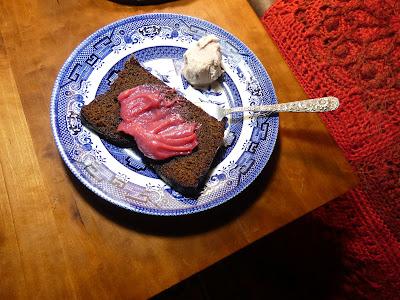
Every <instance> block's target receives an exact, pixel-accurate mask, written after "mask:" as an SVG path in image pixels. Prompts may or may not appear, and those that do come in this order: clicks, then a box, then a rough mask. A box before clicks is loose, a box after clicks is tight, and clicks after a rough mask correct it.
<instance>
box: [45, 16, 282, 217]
mask: <svg viewBox="0 0 400 300" xmlns="http://www.w3.org/2000/svg"><path fill="white" fill-rule="evenodd" d="M165 17H169V18H171V17H176V18H179V17H181V18H186V19H192V20H195V21H197V22H200V23H205V24H207V25H208V26H210V27H211V28H215V29H217V30H219V31H221V32H223V33H224V34H225V35H226V36H228V37H229V39H232V40H234V41H235V42H236V43H238V44H240V45H241V46H242V47H244V48H245V49H246V50H247V51H248V54H249V56H250V57H251V59H252V60H253V61H254V62H255V64H256V65H258V66H261V70H262V71H263V72H264V73H265V75H266V76H265V78H264V80H265V81H266V83H267V84H268V86H269V88H270V90H271V92H272V100H273V102H277V98H276V93H275V88H274V86H273V83H272V81H271V78H270V77H269V75H268V73H267V71H266V69H265V67H264V66H263V64H262V63H261V61H260V60H259V59H258V57H257V56H256V55H255V54H254V53H253V51H252V50H251V49H250V48H249V47H248V46H246V44H244V43H243V42H242V41H241V40H239V39H238V38H237V37H235V36H234V35H233V34H232V33H230V32H228V31H227V30H225V29H223V28H221V27H219V26H218V25H216V24H213V23H211V22H209V21H207V20H204V19H200V18H198V17H193V16H190V15H184V14H177V13H146V14H138V15H134V16H129V17H126V18H123V19H119V20H116V21H114V22H112V23H109V24H107V25H105V26H103V27H100V28H99V29H97V30H96V31H94V32H93V33H91V34H90V35H89V36H88V37H86V38H85V39H84V40H83V41H82V42H80V43H79V45H78V46H77V47H75V49H74V50H73V51H72V53H71V54H70V55H69V56H68V58H67V59H66V60H65V61H64V63H63V65H62V67H61V68H60V70H59V72H58V74H57V78H56V80H55V83H54V87H53V90H52V94H51V100H50V125H51V129H52V133H53V136H54V140H55V142H56V146H57V148H58V151H59V152H60V155H61V157H62V159H63V161H64V163H65V164H66V165H67V166H68V168H69V170H70V171H71V172H72V173H73V174H74V175H75V176H76V178H77V179H78V180H79V181H80V182H81V183H82V184H83V185H84V186H86V187H87V188H88V189H89V190H91V191H92V192H93V193H95V194H96V195H97V196H99V197H101V198H103V199H104V200H106V201H108V202H110V203H112V204H114V205H116V206H118V207H121V208H124V209H127V210H129V211H133V212H137V213H144V214H147V215H154V216H178V215H188V214H194V213H199V212H202V211H205V210H209V209H211V208H214V207H216V206H219V205H221V204H223V203H225V202H227V201H229V200H232V199H233V198H234V197H236V196H237V195H239V194H240V193H242V192H243V191H244V190H245V189H246V188H247V187H248V186H249V185H250V184H251V183H253V182H254V180H255V179H256V178H257V177H258V176H259V175H260V174H261V172H262V170H263V169H264V168H265V166H266V165H267V163H268V162H269V160H270V158H271V155H272V153H273V151H274V149H275V145H276V140H277V137H278V131H279V117H278V116H275V117H274V118H273V120H272V122H273V125H274V126H273V130H272V134H271V142H270V145H271V147H270V149H265V150H266V151H267V152H266V153H264V157H265V160H264V162H262V163H261V165H260V166H259V168H257V169H256V170H254V171H253V172H252V174H251V175H250V179H248V180H247V182H244V183H243V184H242V185H241V187H240V189H239V190H235V189H233V190H230V191H229V192H227V193H226V194H224V195H223V197H219V198H216V199H214V200H212V201H210V202H207V203H203V204H201V205H199V206H196V207H193V208H191V207H189V208H179V209H154V208H146V207H141V206H138V205H128V204H125V203H122V202H120V201H118V200H115V199H113V197H111V196H108V195H106V194H105V193H104V192H102V191H101V189H99V188H97V187H95V186H94V185H92V184H91V183H90V182H89V181H88V180H87V179H85V178H84V177H83V176H82V175H81V173H80V172H79V170H77V169H76V167H75V166H74V165H73V164H72V163H71V162H70V160H69V158H68V157H67V153H66V152H65V149H64V147H63V145H62V144H61V142H60V137H59V136H58V133H57V127H56V126H57V124H56V112H55V106H56V100H57V94H58V90H59V87H60V81H61V79H62V76H63V75H64V73H65V72H66V71H67V70H68V66H69V64H70V63H71V62H73V60H74V59H75V56H76V55H77V54H78V53H79V51H80V50H82V49H83V48H84V47H85V46H86V44H87V43H89V42H90V41H91V40H92V39H93V38H94V37H95V36H97V35H101V34H102V33H103V32H105V31H107V30H109V29H111V28H112V27H114V26H115V27H116V26H118V25H120V24H121V25H122V24H125V23H127V22H138V21H139V22H140V19H142V18H165Z"/></svg>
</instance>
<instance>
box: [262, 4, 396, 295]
mask: <svg viewBox="0 0 400 300" xmlns="http://www.w3.org/2000/svg"><path fill="white" fill-rule="evenodd" d="M262 22H263V24H264V26H265V28H266V30H267V32H268V33H269V34H270V35H271V37H272V38H273V40H274V41H275V43H276V44H277V46H278V47H279V49H280V51H281V53H282V54H283V56H284V57H285V59H286V61H287V63H288V64H289V66H290V68H291V69H292V71H293V72H294V73H295V75H296V77H297V79H298V80H299V82H300V83H301V85H302V86H303V88H304V90H305V91H306V93H307V94H308V95H309V96H310V97H311V98H314V97H320V96H326V95H333V96H337V97H338V98H339V99H340V100H341V105H340V108H339V109H338V110H337V111H335V112H332V113H326V114H321V115H320V116H321V118H322V120H323V121H324V123H325V124H326V125H327V128H328V130H329V131H330V133H331V134H332V136H333V137H334V138H335V140H336V142H337V144H338V145H339V147H340V148H341V149H342V150H343V152H344V153H345V156H346V158H347V159H348V161H349V162H350V164H351V165H352V167H353V169H354V170H355V172H357V174H358V176H359V178H360V184H359V186H358V187H357V188H355V189H354V190H353V191H351V192H349V193H347V194H346V195H344V196H342V197H341V198H339V199H336V200H335V201H332V202H331V203H329V204H328V205H325V206H324V207H322V208H320V209H318V210H316V211H315V212H313V213H312V215H311V216H309V217H310V218H318V219H319V220H320V221H321V220H322V222H324V223H326V224H327V225H329V226H331V227H334V228H336V229H337V230H338V231H340V232H346V235H345V237H344V236H343V235H340V236H339V235H338V236H337V238H341V239H343V243H344V245H345V250H346V251H345V253H344V255H345V258H344V259H346V264H347V266H348V268H347V269H348V273H347V274H346V275H345V276H346V283H345V284H343V286H342V289H343V291H342V292H344V293H345V294H346V292H347V295H348V296H349V295H355V296H357V297H362V298H365V297H367V298H374V299H398V298H396V297H399V291H400V279H399V278H400V271H399V270H400V1H398V0H364V1H361V0H359V1H356V0H350V1H344V0H335V1H334V0H315V1H310V0H292V1H291V0H278V1H277V2H276V3H275V4H274V5H273V6H272V7H271V8H270V9H269V10H267V11H266V13H265V14H264V16H263V18H262Z"/></svg>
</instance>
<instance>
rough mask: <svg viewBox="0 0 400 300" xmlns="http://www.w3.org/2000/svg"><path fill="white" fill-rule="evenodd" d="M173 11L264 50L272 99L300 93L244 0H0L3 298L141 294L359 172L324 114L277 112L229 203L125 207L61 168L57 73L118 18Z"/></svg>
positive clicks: (312, 203)
mask: <svg viewBox="0 0 400 300" xmlns="http://www.w3.org/2000/svg"><path fill="white" fill-rule="evenodd" d="M156 11H163V12H176V13H183V14H188V15H192V16H197V17H200V18H203V19H205V20H208V21H211V22H213V23H215V24H217V25H219V26H221V27H222V28H224V29H226V30H228V31H230V32H232V33H233V34H234V35H236V36H237V37H238V38H239V39H241V40H242V41H243V42H244V43H245V44H247V45H248V46H249V47H250V48H251V49H252V50H253V51H254V52H255V54H256V55H257V56H258V57H259V58H260V60H261V61H262V63H263V64H264V66H265V67H266V69H267V71H268V72H269V74H270V76H271V78H272V80H273V82H274V85H275V88H276V92H277V95H278V98H280V99H282V100H283V99H284V100H285V101H289V100H299V99H303V98H304V97H305V94H304V92H303V90H302V89H301V87H300V86H299V84H298V83H297V82H296V80H295V78H294V77H293V75H292V74H291V72H290V71H289V69H288V67H287V65H286V64H285V63H284V61H283V59H282V57H281V56H280V54H279V52H278V51H277V48H276V47H275V46H274V44H273V43H272V41H271V39H270V38H269V37H267V35H266V33H265V31H264V29H263V28H262V25H261V23H260V22H259V20H258V19H257V17H256V15H255V13H254V12H253V10H252V9H251V7H250V6H249V5H248V3H247V2H246V1H245V0H235V1H231V0H229V1H228V0H219V1H214V0H180V1H176V2H172V3H169V4H164V5H159V6H147V7H129V6H124V5H118V4H116V3H113V2H109V1H106V0H97V1H90V0H80V1H78V0H70V1H61V0H57V1H56V0H30V1H28V0H25V1H23V0H13V1H1V3H0V18H1V23H0V24H1V25H0V33H1V35H0V120H1V121H0V122H1V126H0V166H1V168H0V278H1V281H0V298H1V299H10V298H32V297H34V298H40V299H60V298H65V299H72V298H84V299H100V298H117V299H125V298H126V299H128V298H129V299H141V298H147V297H149V296H151V295H154V294H156V293H158V292H160V291H162V290H164V289H166V288H167V287H169V286H171V285H173V284H175V283H177V282H179V281H181V280H182V279H184V278H187V277H188V276H190V275H192V274H194V273H195V272H198V271H200V270H202V269H204V268H205V267H207V266H209V265H211V264H213V263H215V262H216V261H218V260H220V259H222V258H224V257H226V256H228V255H230V254H231V253H233V252H235V251H237V250H239V249H241V248H243V247H245V246H246V245H248V244H250V243H252V242H253V241H255V240H257V239H259V238H261V237H263V236H265V235H266V234H268V233H270V232H272V231H274V230H276V229H277V228H279V227H281V226H283V225H285V224H287V223H288V222H290V221H292V220H294V219H296V218H298V217H300V216H302V215H304V214H305V213H307V212H309V211H311V210H313V209H314V208H316V207H318V206H320V205H322V204H324V203H326V202H328V201H329V200H331V199H333V198H335V197H336V196H338V195H341V194H343V193H344V192H346V191H347V190H348V189H349V188H351V187H352V186H353V185H354V184H355V183H356V179H355V177H354V176H353V175H352V173H351V170H350V168H349V166H348V164H347V163H346V161H345V159H344V158H343V156H342V154H341V152H340V150H339V149H338V148H337V146H336V145H335V143H334V142H333V141H332V139H331V138H330V136H329V135H328V133H327V131H326V129H325V127H324V125H323V124H322V123H321V121H320V119H319V117H318V116H317V115H313V114H282V116H281V119H280V120H281V121H280V122H281V123H280V138H279V140H278V143H277V147H276V149H275V152H274V155H273V156H272V158H271V161H270V163H269V164H268V166H267V168H265V170H264V171H263V173H262V174H261V175H260V176H259V177H258V179H257V180H256V181H255V182H254V183H253V184H252V185H251V186H250V187H249V188H247V189H246V190H245V192H243V193H242V194H240V195H239V196H238V197H236V198H235V199H234V200H233V201H230V202H229V203H227V204H225V205H222V206H220V207H218V208H216V209H213V210H211V211H208V212H205V213H200V214H197V215H193V216H187V217H174V218H167V217H163V218H160V217H151V216H145V215H139V214H135V213H129V212H126V211H124V210H122V209H119V208H117V207H114V206H112V205H110V204H109V203H107V202H106V201H104V200H102V199H100V198H98V197H96V196H95V195H94V194H93V193H91V192H89V191H88V190H87V189H86V188H84V187H83V186H82V185H81V184H80V183H79V182H78V181H77V180H76V179H75V178H74V176H73V175H71V173H70V172H69V171H68V169H67V168H66V167H65V165H64V163H63V161H62V160H61V157H60V156H59V153H58V151H57V148H56V146H55V143H54V140H53V136H52V133H51V129H50V125H49V124H50V122H49V101H50V95H51V91H52V87H53V84H54V80H55V78H56V75H57V73H58V71H59V69H60V67H61V66H62V64H63V62H64V60H65V59H66V58H67V57H68V56H69V54H70V53H71V51H72V50H73V49H74V48H75V47H76V46H77V45H78V44H79V43H80V42H81V41H82V40H83V39H84V38H85V37H87V36H88V35H90V34H91V33H92V32H94V31H95V30H97V29H98V28H100V27H102V26H104V25H106V24H108V23H110V22H113V21H115V20H118V19H121V18H124V17H127V16H131V15H135V14H141V13H146V12H156Z"/></svg>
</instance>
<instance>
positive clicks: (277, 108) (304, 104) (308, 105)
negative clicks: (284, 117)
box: [225, 97, 339, 114]
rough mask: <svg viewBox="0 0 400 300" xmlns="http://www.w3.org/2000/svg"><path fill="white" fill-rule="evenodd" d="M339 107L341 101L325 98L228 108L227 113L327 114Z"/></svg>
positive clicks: (334, 98)
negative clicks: (326, 112)
mask: <svg viewBox="0 0 400 300" xmlns="http://www.w3.org/2000/svg"><path fill="white" fill-rule="evenodd" d="M338 107H339V99H338V98H336V97H323V98H316V99H309V100H302V101H294V102H287V103H279V104H272V105H258V106H249V107H232V108H226V109H225V113H226V114H229V113H233V112H243V111H254V112H277V113H279V112H325V111H331V110H335V109H336V108H338Z"/></svg>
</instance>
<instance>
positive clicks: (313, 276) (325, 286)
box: [151, 214, 350, 300]
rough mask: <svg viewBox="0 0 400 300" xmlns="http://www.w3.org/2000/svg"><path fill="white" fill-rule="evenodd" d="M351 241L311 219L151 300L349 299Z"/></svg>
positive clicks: (285, 228)
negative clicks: (347, 248) (348, 243)
mask: <svg viewBox="0 0 400 300" xmlns="http://www.w3.org/2000/svg"><path fill="white" fill-rule="evenodd" d="M346 238H348V237H346V233H345V232H341V231H340V230H337V229H336V228H334V227H331V226H329V225H328V224H326V223H324V221H323V220H322V219H320V218H319V217H318V216H315V214H308V215H306V216H304V217H302V218H300V219H298V220H296V221H294V222H292V223H290V224H288V225H286V226H285V227H283V228H281V229H279V230H277V231H275V232H273V233H272V234H270V235H268V236H266V237H264V238H262V239H261V240H258V241H257V242H255V243H253V244H251V245H249V246H247V247H245V248H244V249H242V250H240V251H238V252H236V253H235V254H233V255H231V256H229V257H227V258H225V259H223V260H222V261H220V262H218V263H216V264H214V265H213V266H211V267H209V268H207V269H205V270H204V271H202V272H200V273H197V274H195V275H193V276H192V277H190V278H188V279H186V280H184V281H182V282H180V283H178V284H177V285H175V286H173V287H171V288H169V289H168V290H165V291H164V292H162V293H160V294H159V295H157V296H155V297H154V298H151V299H152V300H183V299H197V300H203V299H204V300H208V299H347V298H346V297H345V295H347V296H349V292H348V291H347V292H346V277H345V276H346V275H348V273H349V271H350V270H349V267H348V266H347V265H346V259H348V258H346V256H345V254H344V241H345V240H346Z"/></svg>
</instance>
